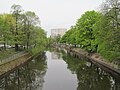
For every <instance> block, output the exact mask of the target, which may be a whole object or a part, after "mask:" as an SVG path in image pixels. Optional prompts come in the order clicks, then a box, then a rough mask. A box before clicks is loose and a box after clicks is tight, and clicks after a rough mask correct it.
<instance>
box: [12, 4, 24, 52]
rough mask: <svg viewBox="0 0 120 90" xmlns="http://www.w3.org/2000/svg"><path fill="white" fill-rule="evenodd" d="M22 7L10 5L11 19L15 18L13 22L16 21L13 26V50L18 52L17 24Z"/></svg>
mask: <svg viewBox="0 0 120 90" xmlns="http://www.w3.org/2000/svg"><path fill="white" fill-rule="evenodd" d="M22 11H23V10H22V7H21V6H20V5H15V4H14V5H12V6H11V13H12V15H13V17H15V21H16V24H15V33H14V35H15V50H16V51H18V50H19V46H18V35H19V33H18V32H19V31H18V30H19V27H18V24H19V20H20V19H19V17H20V15H21V12H22Z"/></svg>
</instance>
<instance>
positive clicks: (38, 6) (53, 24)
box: [0, 0, 103, 36]
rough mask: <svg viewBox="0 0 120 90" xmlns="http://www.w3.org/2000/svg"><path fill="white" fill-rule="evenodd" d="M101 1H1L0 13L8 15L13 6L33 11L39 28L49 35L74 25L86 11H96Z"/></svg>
mask: <svg viewBox="0 0 120 90" xmlns="http://www.w3.org/2000/svg"><path fill="white" fill-rule="evenodd" d="M102 1H103V0H1V1H0V13H9V12H10V8H11V6H12V5H13V4H18V5H21V6H22V8H23V10H24V11H34V12H35V13H36V14H37V15H38V16H39V18H40V21H41V27H42V28H43V29H44V30H45V31H46V32H47V34H48V36H49V35H50V32H51V29H54V28H67V29H69V28H70V27H71V26H73V25H75V23H76V21H77V19H79V18H80V16H81V15H82V14H84V12H86V11H90V10H96V11H98V9H99V6H100V5H101V4H102Z"/></svg>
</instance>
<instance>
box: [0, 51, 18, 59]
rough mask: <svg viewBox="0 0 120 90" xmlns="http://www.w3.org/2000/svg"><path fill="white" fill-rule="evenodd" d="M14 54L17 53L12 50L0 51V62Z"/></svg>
mask: <svg viewBox="0 0 120 90" xmlns="http://www.w3.org/2000/svg"><path fill="white" fill-rule="evenodd" d="M16 53H18V52H16V51H15V50H14V49H9V50H5V51H0V60H1V59H4V58H7V57H10V56H12V55H14V54H16Z"/></svg>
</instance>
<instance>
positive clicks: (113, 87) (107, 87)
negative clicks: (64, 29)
mask: <svg viewBox="0 0 120 90" xmlns="http://www.w3.org/2000/svg"><path fill="white" fill-rule="evenodd" d="M63 60H64V61H65V62H66V63H67V64H68V67H67V68H68V69H69V70H70V71H71V72H72V73H74V74H76V75H77V79H78V87H77V90H120V83H119V82H117V81H116V79H114V78H113V77H112V76H110V74H108V73H106V72H105V71H103V70H102V69H100V68H98V67H97V66H95V65H93V64H92V63H90V62H87V61H86V59H85V58H84V60H83V58H81V59H79V58H75V57H73V56H71V55H70V54H65V53H64V54H63Z"/></svg>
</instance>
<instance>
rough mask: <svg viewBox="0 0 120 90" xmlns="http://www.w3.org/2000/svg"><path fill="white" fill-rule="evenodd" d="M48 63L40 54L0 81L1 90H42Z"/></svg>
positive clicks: (43, 55) (43, 54)
mask: <svg viewBox="0 0 120 90" xmlns="http://www.w3.org/2000/svg"><path fill="white" fill-rule="evenodd" d="M46 69H47V62H46V56H45V53H42V54H40V55H39V56H38V57H37V58H35V59H33V60H32V61H30V62H29V63H27V64H26V65H24V66H23V67H20V68H19V69H18V70H15V71H14V72H12V73H10V74H9V75H7V76H5V77H4V78H2V79H0V90H36V89H37V88H39V90H42V87H43V83H44V76H45V74H46Z"/></svg>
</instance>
